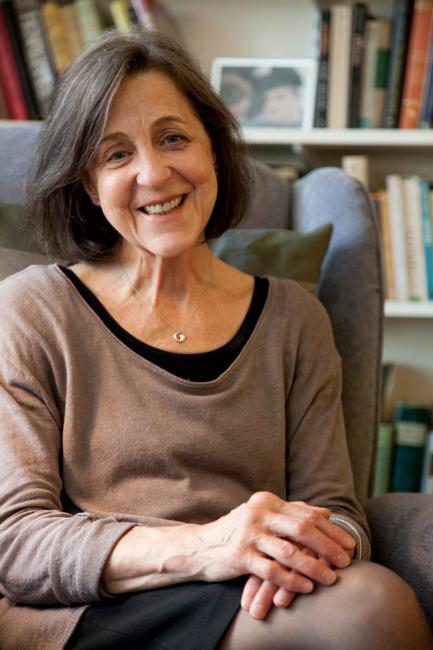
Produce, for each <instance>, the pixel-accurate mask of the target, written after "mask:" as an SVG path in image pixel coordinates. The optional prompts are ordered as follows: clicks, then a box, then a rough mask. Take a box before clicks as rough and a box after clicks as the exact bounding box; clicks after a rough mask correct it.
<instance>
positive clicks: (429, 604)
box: [366, 492, 433, 630]
mask: <svg viewBox="0 0 433 650" xmlns="http://www.w3.org/2000/svg"><path fill="white" fill-rule="evenodd" d="M366 511H367V516H368V519H369V523H370V527H371V532H372V536H373V556H372V559H373V560H374V561H375V562H379V563H380V564H384V565H385V566H387V567H388V568H389V569H391V570H392V571H395V572H396V573H398V574H399V575H400V576H401V577H402V578H404V579H405V580H406V582H408V583H409V584H410V585H411V587H412V588H413V589H414V590H415V591H416V594H417V596H418V598H419V600H420V602H421V605H422V607H423V609H424V611H425V613H426V615H427V619H428V621H429V624H430V627H431V628H432V630H433V596H432V594H433V552H432V541H433V496H432V495H430V494H415V493H397V492H394V493H392V494H384V495H383V496H380V497H376V498H375V499H371V500H370V501H369V502H368V503H367V504H366Z"/></svg>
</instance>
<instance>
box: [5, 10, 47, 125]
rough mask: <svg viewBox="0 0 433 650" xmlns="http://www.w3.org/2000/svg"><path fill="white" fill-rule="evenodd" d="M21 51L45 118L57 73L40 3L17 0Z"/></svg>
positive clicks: (40, 109)
mask: <svg viewBox="0 0 433 650" xmlns="http://www.w3.org/2000/svg"><path fill="white" fill-rule="evenodd" d="M14 8H15V13H16V17H17V21H18V24H19V28H20V32H21V40H22V48H23V53H24V57H25V60H26V64H27V70H28V72H29V75H30V77H31V80H32V83H33V88H34V91H35V95H36V99H37V103H38V107H39V111H40V113H41V117H46V115H47V112H48V103H49V99H50V96H51V93H52V91H53V88H54V82H55V74H54V70H53V65H52V62H51V59H50V54H49V50H48V47H47V43H46V41H45V36H44V29H43V25H42V18H41V10H40V5H39V2H38V0H14Z"/></svg>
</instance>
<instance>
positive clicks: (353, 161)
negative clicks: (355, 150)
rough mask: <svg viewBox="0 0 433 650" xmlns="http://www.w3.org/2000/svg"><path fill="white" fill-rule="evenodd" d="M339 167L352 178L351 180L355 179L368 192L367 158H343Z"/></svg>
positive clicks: (358, 156) (359, 156)
mask: <svg viewBox="0 0 433 650" xmlns="http://www.w3.org/2000/svg"><path fill="white" fill-rule="evenodd" d="M341 166H342V169H343V170H344V171H345V172H346V174H348V175H349V176H352V178H356V179H357V180H358V181H359V182H360V183H362V184H363V185H364V186H365V187H366V189H367V190H368V186H369V182H368V177H369V169H368V168H369V165H368V157H367V156H362V155H355V156H343V157H342V159H341Z"/></svg>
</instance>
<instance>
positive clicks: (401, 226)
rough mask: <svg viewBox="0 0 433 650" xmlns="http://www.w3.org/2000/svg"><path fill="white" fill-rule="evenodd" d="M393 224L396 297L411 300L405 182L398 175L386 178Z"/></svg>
mask: <svg viewBox="0 0 433 650" xmlns="http://www.w3.org/2000/svg"><path fill="white" fill-rule="evenodd" d="M386 187H387V190H388V199H389V217H390V219H389V220H390V224H391V246H392V252H393V261H394V281H395V297H396V299H397V300H408V299H409V286H408V274H407V253H406V234H405V222H404V212H403V210H404V206H403V181H402V179H401V177H400V176H398V175H397V174H389V175H388V176H387V177H386Z"/></svg>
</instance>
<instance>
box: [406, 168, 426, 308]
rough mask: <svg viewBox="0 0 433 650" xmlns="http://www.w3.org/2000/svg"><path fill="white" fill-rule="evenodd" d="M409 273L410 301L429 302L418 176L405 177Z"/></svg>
mask: <svg viewBox="0 0 433 650" xmlns="http://www.w3.org/2000/svg"><path fill="white" fill-rule="evenodd" d="M403 205H404V223H405V233H406V255H407V272H408V282H409V299H410V300H427V272H426V261H425V253H424V242H423V236H422V215H421V190H420V178H419V177H418V176H404V177H403Z"/></svg>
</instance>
